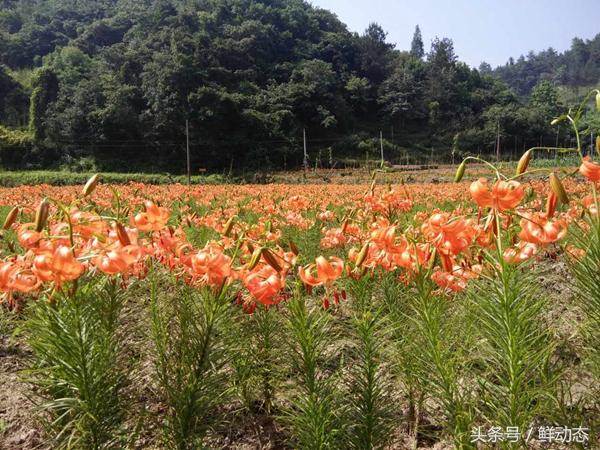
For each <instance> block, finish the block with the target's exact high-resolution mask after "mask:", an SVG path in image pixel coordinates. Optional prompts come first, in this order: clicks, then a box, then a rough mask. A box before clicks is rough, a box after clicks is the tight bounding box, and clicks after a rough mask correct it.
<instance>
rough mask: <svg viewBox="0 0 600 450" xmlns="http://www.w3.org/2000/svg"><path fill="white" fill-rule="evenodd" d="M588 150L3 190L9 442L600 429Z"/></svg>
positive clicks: (301, 440) (47, 444)
mask: <svg viewBox="0 0 600 450" xmlns="http://www.w3.org/2000/svg"><path fill="white" fill-rule="evenodd" d="M599 96H600V95H599ZM599 107H600V102H599ZM565 117H568V116H565ZM575 130H576V131H577V128H576V127H575ZM577 150H578V152H579V154H580V156H581V160H580V165H579V166H578V167H577V168H576V169H575V170H574V171H573V170H571V169H561V168H553V169H552V168H537V169H528V167H529V163H530V160H531V158H532V155H533V150H530V151H528V152H526V153H525V154H524V155H523V157H522V158H521V160H520V161H519V164H518V165H517V167H516V169H514V170H513V171H512V173H508V174H507V173H504V174H503V173H502V172H501V171H500V170H498V169H497V168H496V167H495V166H493V165H492V164H490V163H487V162H485V161H482V160H479V158H475V157H468V158H466V159H465V160H464V161H463V163H462V164H460V165H459V166H458V169H457V171H456V175H455V182H453V183H414V184H397V183H393V182H392V181H391V180H390V178H389V175H388V174H386V172H385V171H383V170H376V171H373V172H372V175H371V181H370V182H369V183H365V184H356V185H342V184H329V185H323V184H321V185H316V184H315V185H311V184H303V185H285V184H273V185H260V186H259V185H244V186H237V185H221V186H195V187H188V186H183V185H169V186H152V185H143V184H129V185H121V186H114V185H106V184H103V183H102V181H101V177H98V176H94V177H92V178H91V179H90V180H89V181H88V183H87V184H86V185H85V186H83V188H82V187H81V186H71V187H50V186H22V187H19V188H4V189H1V190H0V206H1V208H2V212H3V216H4V218H3V219H4V222H3V223H4V224H3V227H2V240H1V241H0V249H1V262H0V291H1V293H2V304H1V307H2V315H1V316H0V317H1V321H0V327H1V328H0V335H1V338H2V340H1V342H0V343H1V345H2V347H1V348H2V353H1V354H0V364H1V367H2V370H1V371H0V377H1V378H0V390H1V391H2V395H1V396H0V412H2V420H1V422H0V433H1V434H0V438H1V439H2V441H0V442H1V443H2V445H3V448H19V449H23V448H53V449H67V448H69V449H71V448H72V449H109V448H110V449H113V448H139V449H147V448H157V449H158V448H160V449H162V448H169V449H170V448H174V449H199V448H236V449H249V448H257V449H258V448H260V449H263V448H272V449H275V448H294V449H295V448H299V449H346V448H356V449H371V448H390V449H404V448H417V447H418V448H437V449H440V448H478V447H479V448H487V447H501V448H517V447H521V448H522V447H530V448H546V447H548V446H551V445H553V446H555V448H567V447H573V448H594V447H595V448H597V445H598V425H599V423H600V404H599V399H600V391H599V388H598V387H599V386H600V383H599V381H600V350H599V349H600V331H599V330H600V313H599V312H600V219H599V216H598V192H597V187H598V186H597V185H598V182H599V181H600V164H598V163H595V162H594V161H593V160H592V159H591V158H590V156H586V157H584V156H583V155H582V154H581V151H580V149H577ZM598 151H599V153H600V140H599V142H598ZM473 161H476V162H477V166H476V167H477V170H476V171H475V170H473V171H472V172H471V169H470V167H469V164H471V163H472V162H473ZM482 166H483V167H485V168H487V169H489V170H488V171H487V173H486V174H484V175H483V176H482V174H481V172H482ZM472 167H473V166H472Z"/></svg>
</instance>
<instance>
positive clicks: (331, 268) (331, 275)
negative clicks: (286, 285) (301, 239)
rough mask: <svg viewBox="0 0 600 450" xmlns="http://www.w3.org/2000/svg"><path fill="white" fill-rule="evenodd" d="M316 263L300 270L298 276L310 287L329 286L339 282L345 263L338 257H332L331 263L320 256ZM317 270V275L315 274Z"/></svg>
mask: <svg viewBox="0 0 600 450" xmlns="http://www.w3.org/2000/svg"><path fill="white" fill-rule="evenodd" d="M315 263H316V264H308V265H307V266H305V267H299V268H298V276H299V277H300V279H301V280H302V281H303V282H304V284H306V285H308V286H327V285H328V284H331V283H332V282H334V281H335V280H337V279H338V278H339V277H340V276H341V275H342V272H343V270H344V262H343V261H342V260H341V259H340V258H338V257H337V256H331V257H330V258H329V261H328V260H327V259H325V257H323V256H319V257H317V259H316V260H315ZM315 269H316V274H313V273H314V272H315Z"/></svg>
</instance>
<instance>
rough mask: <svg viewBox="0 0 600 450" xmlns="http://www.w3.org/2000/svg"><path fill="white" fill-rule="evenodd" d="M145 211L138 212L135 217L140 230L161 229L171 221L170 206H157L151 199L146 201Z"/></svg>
mask: <svg viewBox="0 0 600 450" xmlns="http://www.w3.org/2000/svg"><path fill="white" fill-rule="evenodd" d="M144 206H145V207H146V211H145V212H140V213H137V214H136V215H135V217H134V219H133V221H134V223H135V226H136V227H137V228H138V230H140V231H160V230H162V229H163V228H164V227H165V226H166V225H167V222H168V221H169V216H170V214H171V212H170V211H169V209H168V208H163V207H159V206H156V205H155V204H154V203H152V202H151V201H149V200H146V201H145V202H144Z"/></svg>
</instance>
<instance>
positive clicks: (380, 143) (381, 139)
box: [379, 130, 383, 169]
mask: <svg viewBox="0 0 600 450" xmlns="http://www.w3.org/2000/svg"><path fill="white" fill-rule="evenodd" d="M379 147H380V149H381V168H382V169H383V133H382V132H381V130H379Z"/></svg>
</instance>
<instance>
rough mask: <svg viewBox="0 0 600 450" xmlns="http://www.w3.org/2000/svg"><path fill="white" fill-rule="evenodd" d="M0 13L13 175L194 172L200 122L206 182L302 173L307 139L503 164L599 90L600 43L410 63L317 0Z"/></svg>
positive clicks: (433, 51)
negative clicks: (17, 171)
mask: <svg viewBox="0 0 600 450" xmlns="http://www.w3.org/2000/svg"><path fill="white" fill-rule="evenodd" d="M0 6H1V11H0V124H1V125H2V126H3V127H4V128H5V129H13V130H15V131H17V130H21V131H27V134H26V136H29V143H28V145H25V144H24V142H23V139H21V140H20V141H19V146H18V148H16V147H15V146H14V145H13V144H11V143H10V142H8V141H7V140H2V139H1V138H0V164H2V165H3V166H5V167H15V166H18V167H47V166H48V165H54V166H56V165H63V166H64V165H67V166H68V165H69V164H74V166H77V167H79V166H82V161H83V163H84V164H83V165H88V166H93V167H95V168H98V169H102V170H117V171H127V170H146V171H162V170H167V171H173V172H180V171H182V170H183V169H184V166H185V158H184V149H185V141H186V140H185V130H186V121H187V122H188V123H189V129H190V142H191V154H192V163H193V166H194V167H195V168H200V167H205V168H209V169H221V168H224V167H234V168H241V167H250V168H256V167H261V168H264V167H273V168H275V167H288V168H289V167H294V166H298V165H300V164H301V163H302V155H303V152H302V133H303V129H305V130H307V133H308V135H309V138H310V141H311V142H312V143H313V144H312V146H311V149H310V150H311V151H312V152H313V153H312V154H313V158H314V152H315V151H316V150H319V151H320V150H323V149H326V150H328V151H329V152H332V153H333V154H334V155H335V157H336V158H352V157H359V156H360V157H362V156H361V155H363V154H364V148H366V147H365V144H364V143H365V142H369V141H370V140H371V139H372V138H373V137H374V136H377V135H378V133H379V130H384V136H385V138H386V141H387V142H386V145H389V146H390V148H391V151H389V152H386V153H387V154H388V156H387V157H389V158H390V159H399V158H402V157H403V155H405V154H407V153H410V154H411V156H412V157H414V158H418V157H420V156H422V155H429V154H430V152H431V150H432V149H434V151H435V153H436V154H440V155H446V154H449V153H450V149H451V148H455V149H456V148H459V149H460V150H461V151H464V152H473V153H475V152H490V153H491V152H493V151H494V146H495V145H496V142H497V137H498V136H497V135H498V134H501V139H502V140H504V141H505V142H507V143H508V142H510V148H511V149H512V150H513V151H516V150H518V149H520V148H521V147H522V146H527V145H533V144H538V143H539V142H540V140H541V141H542V142H545V141H549V140H552V141H553V140H554V139H555V134H554V131H552V130H551V128H550V127H549V124H548V117H549V116H551V115H552V114H553V113H554V111H555V110H556V108H557V107H558V106H560V102H561V101H562V100H561V98H562V97H561V96H560V95H559V93H560V85H568V86H579V85H585V84H590V83H596V82H597V81H598V80H599V79H600V66H599V64H600V63H599V62H598V61H600V55H599V54H598V52H599V51H600V50H599V48H600V35H599V36H598V37H596V38H595V39H594V40H593V41H587V42H584V41H581V40H577V39H576V40H574V41H573V47H572V48H571V50H569V51H568V52H565V53H564V54H560V55H558V54H556V52H553V53H550V50H548V51H547V52H542V53H540V54H537V55H535V54H532V55H530V56H528V57H527V59H525V58H520V59H519V60H518V61H516V62H512V63H511V64H507V66H504V67H499V68H496V69H495V70H493V69H492V68H491V67H489V65H487V66H486V65H482V66H481V67H480V70H477V69H472V68H470V67H468V66H467V65H466V64H464V63H462V62H460V61H459V58H458V57H457V55H456V54H455V52H454V46H453V43H452V41H451V40H450V39H447V38H436V39H435V40H434V41H433V43H432V45H431V48H430V49H429V51H428V52H426V51H425V49H424V47H423V40H422V37H421V32H420V29H419V27H418V26H417V27H416V29H415V33H414V37H413V40H412V44H411V47H410V51H402V50H398V49H396V48H394V45H392V44H390V43H389V42H387V40H386V32H385V30H383V28H382V27H381V26H380V25H378V24H376V23H372V24H370V25H369V26H368V28H367V29H366V30H365V31H364V32H363V33H360V34H359V33H353V32H350V31H349V30H348V29H347V27H346V25H344V24H343V23H342V22H341V21H340V20H339V19H338V18H337V17H336V16H335V15H334V14H332V13H331V12H329V11H327V10H324V9H320V8H315V7H313V6H311V5H310V4H309V3H307V2H305V1H303V0H255V1H250V0H97V1H93V2H92V1H74V0H0ZM555 94H556V95H555ZM7 127H8V128H7ZM5 134H6V133H5ZM11 142H12V141H11ZM507 145H508V144H505V146H504V147H503V148H505V147H506V146H507ZM367 147H368V146H367ZM506 148H508V147H506ZM87 168H91V167H87Z"/></svg>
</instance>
